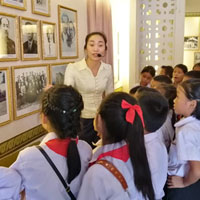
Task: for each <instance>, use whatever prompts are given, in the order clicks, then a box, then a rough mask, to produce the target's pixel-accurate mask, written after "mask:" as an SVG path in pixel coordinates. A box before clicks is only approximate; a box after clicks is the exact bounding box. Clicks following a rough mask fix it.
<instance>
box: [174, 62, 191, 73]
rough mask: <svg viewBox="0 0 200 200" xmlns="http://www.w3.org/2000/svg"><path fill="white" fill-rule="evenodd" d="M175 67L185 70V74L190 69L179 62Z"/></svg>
mask: <svg viewBox="0 0 200 200" xmlns="http://www.w3.org/2000/svg"><path fill="white" fill-rule="evenodd" d="M175 68H179V69H181V70H182V71H183V73H184V74H185V73H186V72H187V71H188V68H187V66H186V65H184V64H177V65H176V66H175V67H174V69H175Z"/></svg>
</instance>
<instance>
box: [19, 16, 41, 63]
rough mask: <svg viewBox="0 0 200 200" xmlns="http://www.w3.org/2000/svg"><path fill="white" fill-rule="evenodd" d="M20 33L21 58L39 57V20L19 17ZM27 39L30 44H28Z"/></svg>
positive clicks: (33, 58) (36, 58)
mask: <svg viewBox="0 0 200 200" xmlns="http://www.w3.org/2000/svg"><path fill="white" fill-rule="evenodd" d="M20 35H21V49H22V60H39V59H40V26H39V21H38V20H35V19H31V18H26V17H20ZM29 41H31V42H30V43H31V44H32V46H31V47H28V46H29Z"/></svg>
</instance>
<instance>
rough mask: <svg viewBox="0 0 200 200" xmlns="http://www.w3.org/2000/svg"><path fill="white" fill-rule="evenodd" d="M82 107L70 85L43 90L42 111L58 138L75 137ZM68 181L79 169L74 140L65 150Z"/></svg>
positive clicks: (78, 127)
mask: <svg viewBox="0 0 200 200" xmlns="http://www.w3.org/2000/svg"><path fill="white" fill-rule="evenodd" d="M82 109H83V100H82V96H81V95H80V94H79V92H78V91H77V90H75V89H74V88H73V87H71V86H66V85H56V86H53V87H51V88H49V89H48V90H47V91H45V92H44V94H43V97H42V113H44V115H45V116H47V118H48V120H49V122H50V124H51V126H52V128H53V129H54V131H55V133H56V135H57V136H58V138H60V139H65V138H68V137H69V138H76V137H77V134H78V132H79V131H80V115H81V110H82ZM67 166H68V177H67V180H68V183H70V182H71V181H72V180H73V179H74V178H75V177H76V176H78V174H79V173H80V170H81V161H80V155H79V152H78V148H77V144H76V141H75V140H71V141H70V143H69V146H68V150H67Z"/></svg>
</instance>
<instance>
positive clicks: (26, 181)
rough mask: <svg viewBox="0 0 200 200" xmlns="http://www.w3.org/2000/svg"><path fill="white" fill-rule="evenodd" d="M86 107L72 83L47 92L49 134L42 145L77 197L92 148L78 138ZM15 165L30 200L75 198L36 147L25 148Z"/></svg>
mask: <svg viewBox="0 0 200 200" xmlns="http://www.w3.org/2000/svg"><path fill="white" fill-rule="evenodd" d="M82 109H83V101H82V97H81V95H80V94H79V93H78V92H77V91H76V90H75V89H73V88H72V87H71V86H64V85H60V86H53V87H51V88H49V89H48V90H46V91H45V92H44V95H43V98H42V113H41V118H42V125H43V127H44V128H45V129H46V130H47V131H48V132H49V133H48V134H47V135H46V136H45V137H44V139H43V140H42V142H41V144H40V147H42V149H43V150H44V151H45V152H46V153H47V154H48V155H49V157H50V159H51V160H52V161H53V163H54V164H55V166H56V167H57V169H58V171H59V172H60V173H61V175H62V177H63V178H64V180H65V182H66V183H67V185H69V186H70V188H71V192H72V193H73V195H74V196H75V197H76V196H77V194H78V191H79V188H80V184H81V182H82V177H83V174H84V173H85V171H86V170H87V167H88V163H89V160H90V159H91V151H92V150H91V148H90V146H89V145H88V144H87V143H86V142H84V141H81V140H78V138H77V133H78V131H79V130H80V114H81V110H82ZM11 168H12V169H15V170H16V171H17V172H18V173H19V174H20V175H21V177H22V184H21V187H22V190H23V189H24V190H25V197H26V199H27V200H28V199H38V200H39V199H41V200H42V199H48V200H55V199H59V200H62V199H63V200H64V199H71V198H70V197H69V193H67V192H66V190H65V188H64V186H63V184H62V183H61V181H60V180H59V178H58V176H57V175H56V173H55V172H54V170H53V169H52V167H51V166H50V164H49V163H48V162H47V160H46V158H45V157H44V156H43V155H42V153H41V152H40V151H39V149H37V148H36V147H35V146H33V147H28V148H26V149H24V150H23V151H21V152H20V153H19V156H18V158H17V160H16V161H15V162H14V163H13V165H12V166H11ZM0 190H1V188H0ZM19 192H20V191H18V193H19Z"/></svg>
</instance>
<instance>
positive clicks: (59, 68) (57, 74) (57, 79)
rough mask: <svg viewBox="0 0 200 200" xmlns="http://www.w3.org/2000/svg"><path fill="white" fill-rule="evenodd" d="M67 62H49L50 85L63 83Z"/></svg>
mask: <svg viewBox="0 0 200 200" xmlns="http://www.w3.org/2000/svg"><path fill="white" fill-rule="evenodd" d="M68 64H69V63H55V64H51V65H50V68H49V83H50V84H51V85H57V84H64V78H65V70H66V68H67V65H68Z"/></svg>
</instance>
